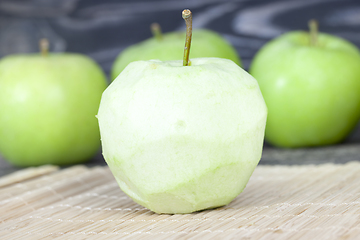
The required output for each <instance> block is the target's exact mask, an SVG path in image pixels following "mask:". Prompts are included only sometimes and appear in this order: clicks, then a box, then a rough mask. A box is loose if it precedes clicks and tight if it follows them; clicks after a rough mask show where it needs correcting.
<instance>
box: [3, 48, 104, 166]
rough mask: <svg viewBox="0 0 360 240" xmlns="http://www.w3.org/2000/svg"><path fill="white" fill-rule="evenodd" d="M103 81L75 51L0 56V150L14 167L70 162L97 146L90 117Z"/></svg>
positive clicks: (93, 120) (83, 157) (96, 131)
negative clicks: (46, 54)
mask: <svg viewBox="0 0 360 240" xmlns="http://www.w3.org/2000/svg"><path fill="white" fill-rule="evenodd" d="M106 86H107V83H106V78H105V75H104V73H103V72H102V70H101V69H100V68H99V66H98V65H97V64H96V63H95V62H94V61H93V60H91V59H90V58H88V57H86V56H84V55H80V54H69V53H66V54H49V55H48V56H45V57H44V56H41V55H39V54H30V55H12V56H8V57H5V58H4V59H2V60H1V61H0V109H1V115H0V152H1V154H2V155H3V157H4V158H5V159H6V160H8V161H9V162H11V163H12V164H14V165H17V166H34V165H42V164H57V165H64V164H74V163H79V162H83V161H85V160H88V159H89V158H90V157H92V156H93V155H94V154H95V153H96V152H97V150H98V149H99V148H100V133H99V128H98V123H97V119H96V117H95V115H96V113H97V110H98V107H99V104H100V98H101V94H102V92H103V91H104V90H105V88H106Z"/></svg>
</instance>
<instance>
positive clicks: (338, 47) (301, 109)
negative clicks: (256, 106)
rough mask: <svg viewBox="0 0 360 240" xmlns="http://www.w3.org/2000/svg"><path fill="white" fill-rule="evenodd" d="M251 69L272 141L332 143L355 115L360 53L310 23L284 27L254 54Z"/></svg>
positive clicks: (359, 113)
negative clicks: (296, 28)
mask: <svg viewBox="0 0 360 240" xmlns="http://www.w3.org/2000/svg"><path fill="white" fill-rule="evenodd" d="M312 24H314V23H312ZM250 73H251V74H252V75H253V76H254V77H255V78H256V79H257V81H258V83H259V85H260V89H261V91H262V94H263V96H264V99H265V102H266V104H267V107H268V110H269V116H268V119H267V125H266V133H265V139H266V140H267V141H268V142H269V143H270V144H272V145H275V146H280V147H307V146H318V145H327V144H335V143H338V142H340V141H342V140H343V139H344V138H345V137H346V136H347V135H348V134H349V133H350V132H351V131H352V129H353V128H354V127H355V125H356V124H357V122H358V120H359V117H360V54H359V51H358V49H357V48H356V47H355V46H354V45H353V44H351V43H350V42H348V41H346V40H344V39H342V38H339V37H336V36H332V35H329V34H325V33H319V34H317V33H316V29H315V28H314V30H313V31H312V33H311V34H310V33H308V32H303V31H293V32H289V33H286V34H284V35H282V36H280V37H278V38H276V39H274V40H272V41H271V42H269V43H268V44H266V45H265V46H264V47H263V48H262V49H261V50H260V51H259V52H258V53H257V54H256V56H255V58H254V60H253V62H252V65H251V68H250Z"/></svg>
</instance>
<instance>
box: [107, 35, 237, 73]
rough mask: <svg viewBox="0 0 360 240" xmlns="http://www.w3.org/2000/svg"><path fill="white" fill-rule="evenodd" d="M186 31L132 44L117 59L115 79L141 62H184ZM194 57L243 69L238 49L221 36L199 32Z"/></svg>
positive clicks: (195, 39) (114, 68)
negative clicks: (223, 61) (224, 60)
mask: <svg viewBox="0 0 360 240" xmlns="http://www.w3.org/2000/svg"><path fill="white" fill-rule="evenodd" d="M184 39H185V31H179V32H170V33H166V34H163V35H162V37H161V38H159V37H155V36H154V37H153V38H150V39H147V40H145V41H142V42H140V43H138V44H135V45H132V46H130V47H128V48H126V49H125V50H124V51H122V52H121V53H120V54H119V56H118V57H117V58H116V60H115V62H114V64H113V67H112V72H111V76H112V79H115V78H116V77H117V76H118V75H119V73H120V72H121V71H122V70H123V69H124V68H125V67H126V66H127V65H128V64H129V63H130V62H133V61H138V60H150V59H159V60H162V61H167V60H180V59H181V56H182V52H183V48H184ZM191 45H192V48H191V51H190V52H191V56H192V58H199V57H218V58H227V59H230V60H232V61H234V62H235V63H236V64H238V65H239V66H240V65H241V61H240V58H239V55H238V54H237V52H236V49H235V48H233V47H232V46H231V45H230V44H229V43H228V42H227V41H226V40H225V39H224V38H223V37H222V36H221V35H219V34H218V33H216V32H214V31H211V30H205V29H199V30H195V31H194V32H193V41H192V43H191Z"/></svg>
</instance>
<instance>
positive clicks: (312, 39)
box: [308, 19, 319, 46]
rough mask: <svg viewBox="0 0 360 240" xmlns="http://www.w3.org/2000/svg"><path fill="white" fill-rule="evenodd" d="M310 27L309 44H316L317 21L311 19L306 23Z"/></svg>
mask: <svg viewBox="0 0 360 240" xmlns="http://www.w3.org/2000/svg"><path fill="white" fill-rule="evenodd" d="M308 25H309V29H310V46H316V45H317V43H318V32H319V30H318V22H317V21H316V20H315V19H311V20H310V21H309V23H308Z"/></svg>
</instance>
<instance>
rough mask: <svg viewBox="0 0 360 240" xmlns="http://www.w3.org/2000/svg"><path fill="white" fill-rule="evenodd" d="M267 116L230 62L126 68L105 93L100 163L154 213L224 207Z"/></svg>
mask: <svg viewBox="0 0 360 240" xmlns="http://www.w3.org/2000/svg"><path fill="white" fill-rule="evenodd" d="M266 116H267V108H266V105H265V102H264V99H263V97H262V95H261V92H260V89H259V87H258V84H257V82H256V80H255V79H254V78H253V77H251V76H250V75H249V74H248V73H247V72H246V71H244V70H243V69H242V68H240V67H239V66H238V65H236V64H235V63H234V62H233V61H231V60H227V59H220V58H197V59H192V60H191V66H185V67H184V66H182V61H164V62H162V61H159V60H149V61H137V62H133V63H130V64H129V65H128V66H127V67H126V68H125V70H124V71H122V73H121V74H120V75H119V76H118V77H117V78H116V79H115V80H114V81H113V82H112V83H111V84H110V86H109V87H108V88H107V89H106V90H105V91H104V93H103V95H102V98H101V103H100V108H99V113H98V115H97V117H98V120H99V125H100V134H101V141H102V149H103V155H104V158H105V160H106V162H107V164H108V165H109V167H110V169H111V171H112V173H113V175H114V176H115V179H116V180H117V182H118V184H119V186H120V188H121V189H122V190H123V191H124V192H125V193H126V194H127V195H129V196H130V197H131V198H132V199H133V200H134V201H135V202H137V203H139V204H140V205H142V206H145V207H146V208H148V209H150V210H152V211H154V212H156V213H169V214H174V213H190V212H194V211H198V210H202V209H208V208H215V207H219V206H223V205H226V204H228V203H229V202H230V201H232V200H233V199H234V198H235V197H236V196H237V195H238V194H240V193H241V192H242V191H243V189H244V188H245V186H246V184H247V182H248V180H249V178H250V176H251V174H252V172H253V170H254V168H255V167H256V166H257V164H258V162H259V160H260V157H261V153H262V146H263V140H264V131H265V122H266Z"/></svg>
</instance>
